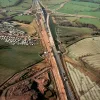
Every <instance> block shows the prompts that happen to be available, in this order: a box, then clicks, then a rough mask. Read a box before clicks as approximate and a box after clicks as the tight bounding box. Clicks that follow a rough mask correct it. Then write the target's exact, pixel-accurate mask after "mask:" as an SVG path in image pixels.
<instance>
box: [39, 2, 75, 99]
mask: <svg viewBox="0 0 100 100" xmlns="http://www.w3.org/2000/svg"><path fill="white" fill-rule="evenodd" d="M44 11H45V12H44ZM37 13H38V15H39V14H40V16H39V17H38V16H37V18H38V19H37V20H38V21H37V22H38V25H39V27H42V30H41V33H40V34H39V35H40V38H41V39H42V43H43V46H44V48H45V50H46V52H47V59H48V62H49V63H50V64H51V66H52V71H53V74H54V77H55V81H56V85H57V89H58V92H59V96H58V97H59V99H58V100H67V99H68V100H75V98H74V95H73V93H72V91H71V88H70V85H69V83H68V80H67V75H66V72H65V70H64V68H63V65H62V62H61V59H60V56H59V54H58V51H57V49H56V47H55V43H54V40H53V37H52V34H51V31H50V27H49V14H48V13H46V10H45V8H44V7H43V6H42V8H41V7H40V3H39V2H38V1H37ZM45 14H46V16H45Z"/></svg>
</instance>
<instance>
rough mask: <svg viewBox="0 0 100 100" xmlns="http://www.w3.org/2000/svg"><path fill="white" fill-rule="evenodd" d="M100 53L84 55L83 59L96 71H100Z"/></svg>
mask: <svg viewBox="0 0 100 100" xmlns="http://www.w3.org/2000/svg"><path fill="white" fill-rule="evenodd" d="M99 59H100V54H97V55H92V56H87V57H83V58H82V61H84V62H85V63H86V64H88V65H89V66H90V68H92V69H93V70H95V71H98V72H100V60H99Z"/></svg>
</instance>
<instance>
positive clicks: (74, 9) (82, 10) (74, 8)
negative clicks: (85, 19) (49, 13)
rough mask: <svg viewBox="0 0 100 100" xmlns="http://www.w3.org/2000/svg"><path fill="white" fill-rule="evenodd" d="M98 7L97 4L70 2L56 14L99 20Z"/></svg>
mask: <svg viewBox="0 0 100 100" xmlns="http://www.w3.org/2000/svg"><path fill="white" fill-rule="evenodd" d="M99 7H100V5H99V4H97V3H90V2H78V1H70V2H68V3H66V4H65V5H64V7H63V8H61V9H59V10H58V12H61V13H67V14H79V15H89V16H95V17H98V18H99V17H100V13H99V11H98V8H99Z"/></svg>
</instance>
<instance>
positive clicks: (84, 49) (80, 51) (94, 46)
mask: <svg viewBox="0 0 100 100" xmlns="http://www.w3.org/2000/svg"><path fill="white" fill-rule="evenodd" d="M99 43H100V37H93V38H86V39H83V40H81V41H79V42H77V43H74V44H73V45H71V46H69V47H68V48H67V49H68V51H69V53H68V54H69V56H71V57H73V58H79V57H84V56H87V55H96V54H99V53H100V45H99Z"/></svg>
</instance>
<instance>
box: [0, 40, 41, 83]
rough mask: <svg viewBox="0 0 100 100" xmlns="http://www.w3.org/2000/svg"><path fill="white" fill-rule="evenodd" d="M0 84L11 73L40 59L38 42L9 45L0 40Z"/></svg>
mask: <svg viewBox="0 0 100 100" xmlns="http://www.w3.org/2000/svg"><path fill="white" fill-rule="evenodd" d="M0 46H3V47H2V48H0V84H1V83H2V82H4V80H6V79H7V78H9V77H10V76H12V75H13V74H15V73H17V72H18V71H21V70H23V69H25V68H27V67H28V66H30V65H33V64H35V63H37V62H39V61H41V60H42V58H41V57H40V55H39V54H40V53H41V51H42V47H41V45H40V44H36V45H35V46H17V45H15V46H11V45H9V44H6V43H4V42H3V41H0Z"/></svg>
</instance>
